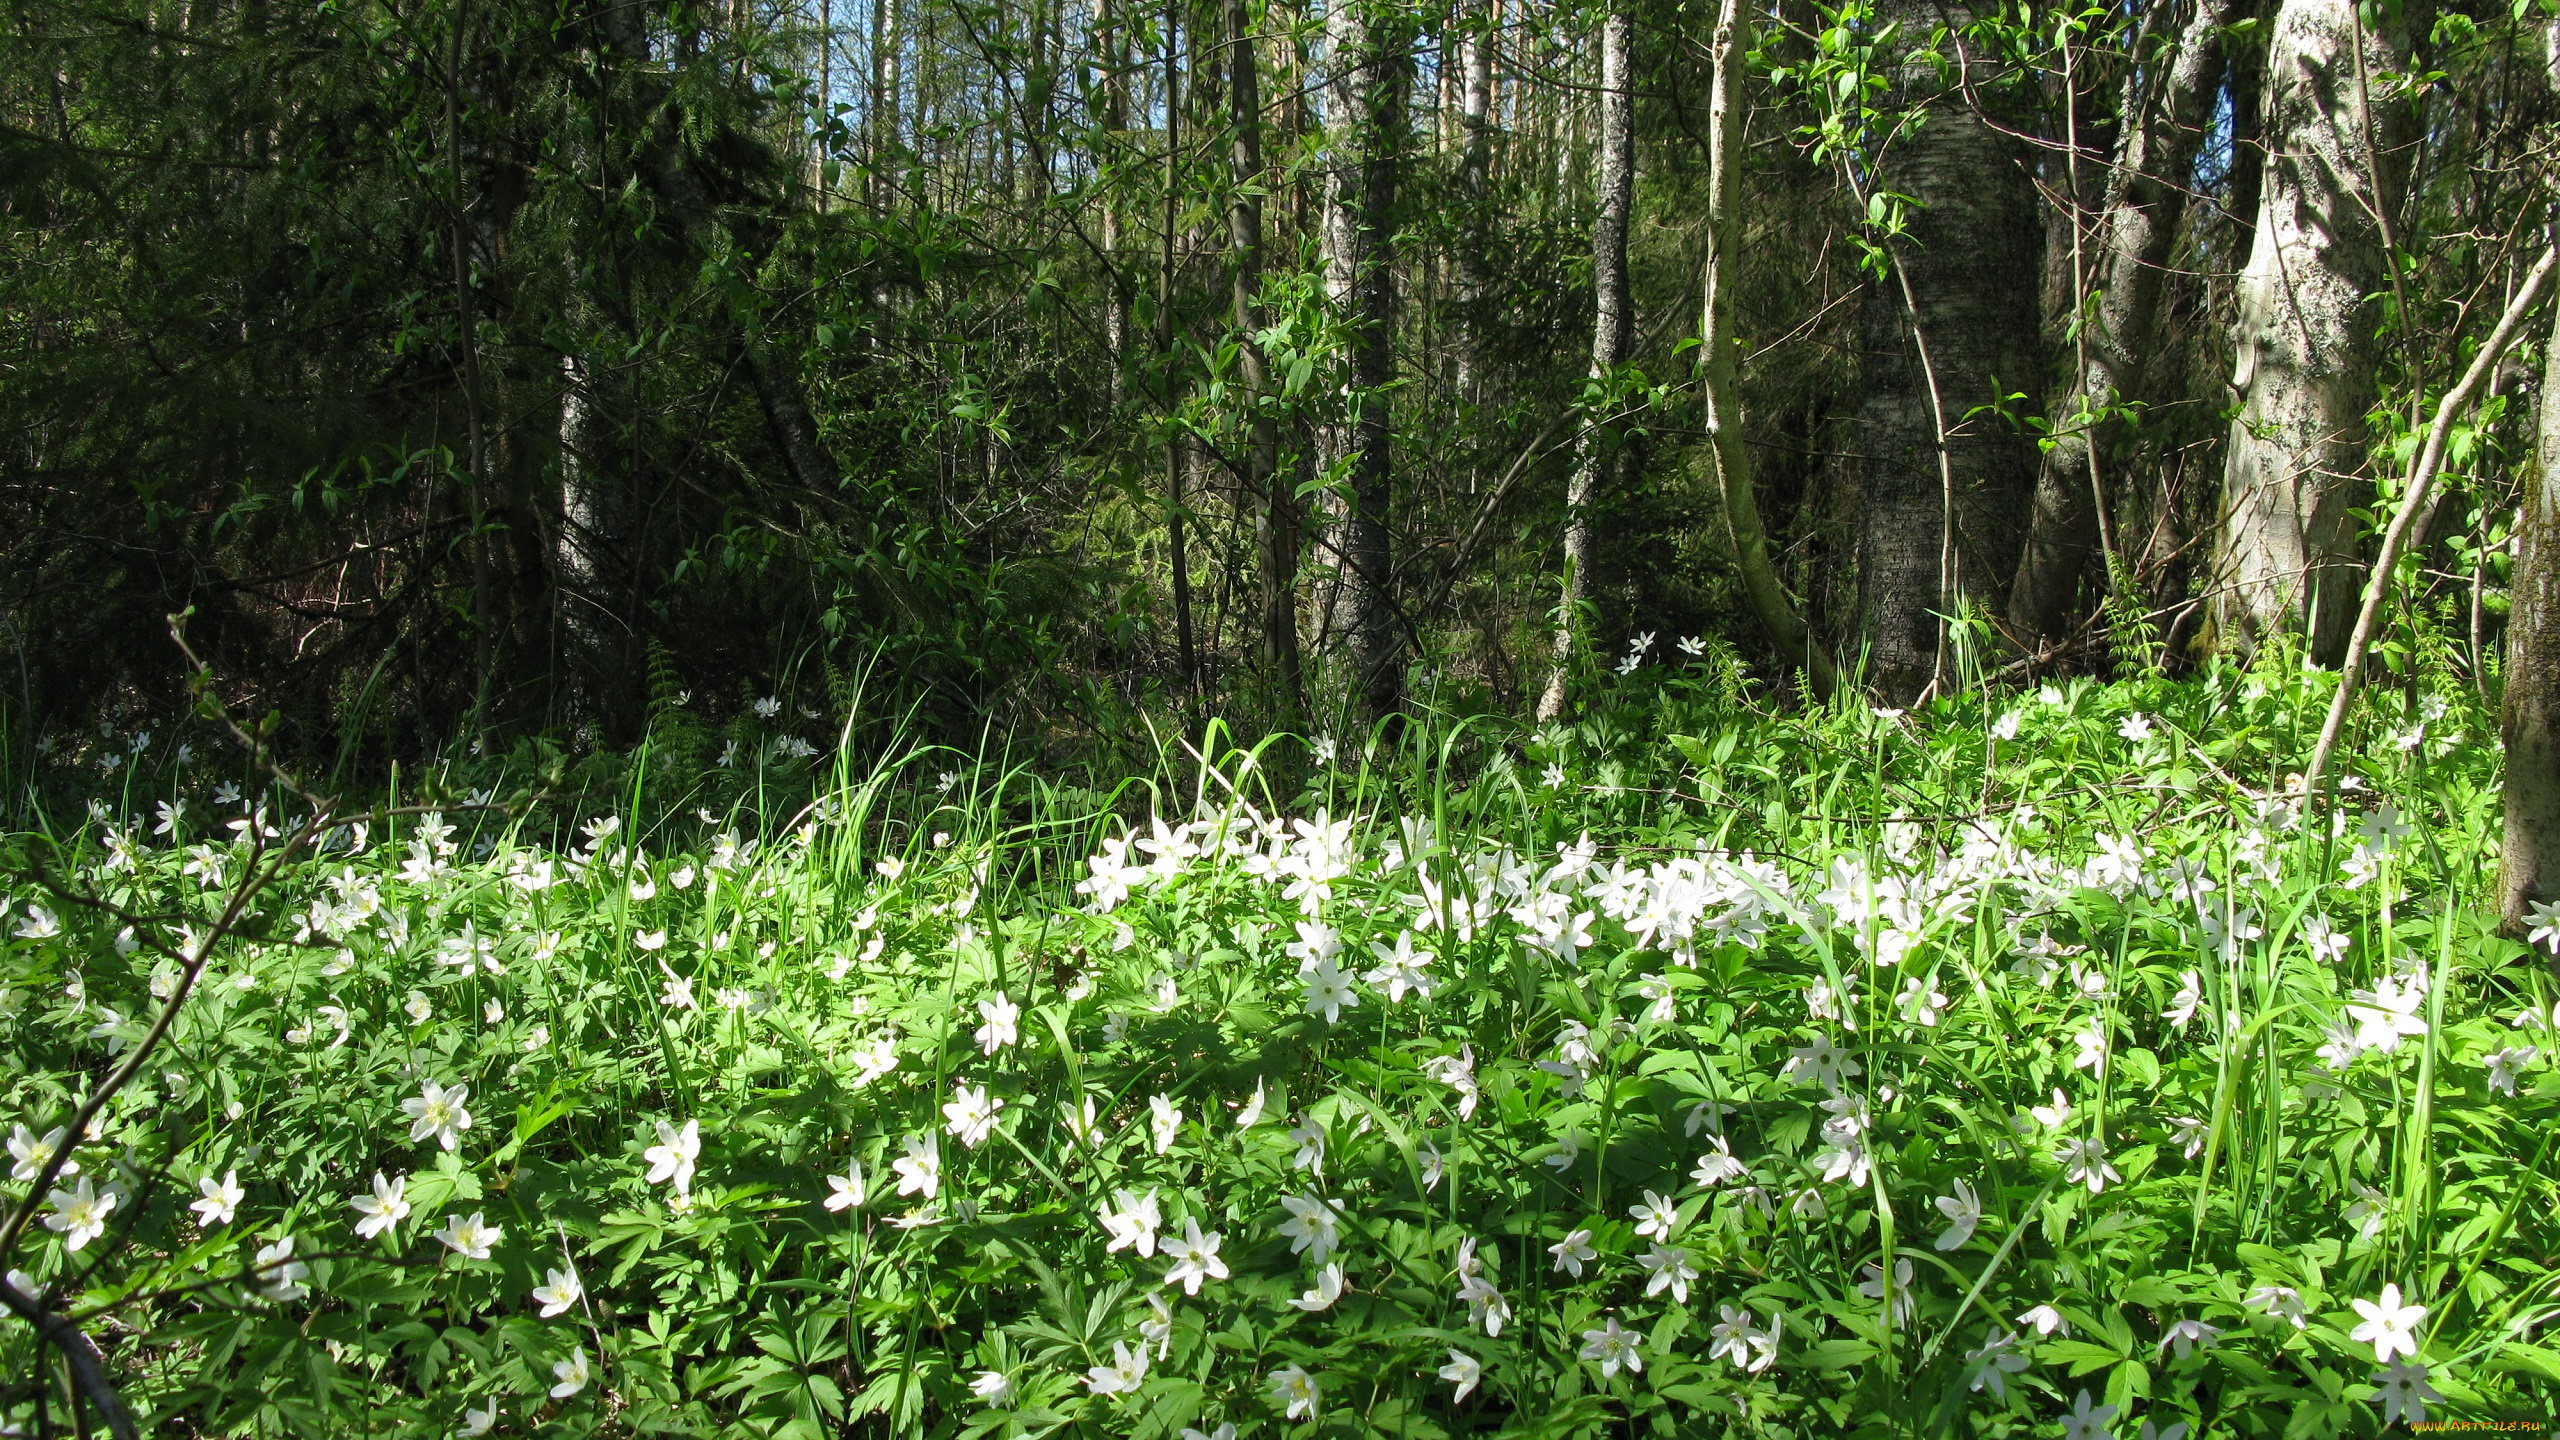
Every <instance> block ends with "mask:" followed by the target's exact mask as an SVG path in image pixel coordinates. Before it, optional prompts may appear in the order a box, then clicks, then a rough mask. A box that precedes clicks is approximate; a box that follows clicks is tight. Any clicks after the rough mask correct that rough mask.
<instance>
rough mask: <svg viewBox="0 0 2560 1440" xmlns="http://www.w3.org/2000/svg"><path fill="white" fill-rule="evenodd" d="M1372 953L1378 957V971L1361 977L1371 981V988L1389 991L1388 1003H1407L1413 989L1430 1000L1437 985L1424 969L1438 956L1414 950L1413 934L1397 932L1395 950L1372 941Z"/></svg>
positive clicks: (1370, 944)
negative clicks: (1408, 995)
mask: <svg viewBox="0 0 2560 1440" xmlns="http://www.w3.org/2000/svg"><path fill="white" fill-rule="evenodd" d="M1369 953H1370V954H1372V955H1375V956H1376V957H1377V958H1378V968H1377V969H1375V970H1372V971H1370V972H1369V973H1368V974H1366V975H1363V976H1361V977H1360V978H1361V979H1363V980H1366V981H1368V982H1369V984H1370V986H1371V987H1372V988H1374V989H1379V990H1384V991H1385V992H1387V1003H1388V1004H1390V1005H1400V1004H1402V1003H1404V994H1405V992H1406V991H1407V990H1411V991H1412V992H1413V993H1414V994H1416V995H1419V996H1421V997H1422V998H1423V999H1425V1000H1428V999H1430V998H1431V991H1432V989H1433V986H1434V983H1435V982H1434V981H1433V980H1432V978H1431V973H1430V971H1429V970H1428V969H1426V968H1425V967H1427V966H1429V965H1430V964H1431V962H1432V961H1433V960H1435V959H1437V958H1439V957H1437V956H1436V955H1434V954H1433V953H1432V952H1431V951H1428V950H1421V951H1417V950H1415V949H1414V948H1413V932H1412V931H1410V930H1400V931H1397V932H1396V943H1395V948H1393V949H1389V948H1388V947H1387V946H1385V945H1383V944H1380V943H1378V942H1377V941H1374V940H1373V941H1371V942H1370V943H1369Z"/></svg>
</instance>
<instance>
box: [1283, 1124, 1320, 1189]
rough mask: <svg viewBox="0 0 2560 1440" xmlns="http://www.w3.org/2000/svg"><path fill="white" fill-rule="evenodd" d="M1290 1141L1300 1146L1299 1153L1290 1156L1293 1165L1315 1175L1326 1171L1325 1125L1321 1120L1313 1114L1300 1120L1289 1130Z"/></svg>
mask: <svg viewBox="0 0 2560 1440" xmlns="http://www.w3.org/2000/svg"><path fill="white" fill-rule="evenodd" d="M1289 1143H1290V1144H1292V1145H1295V1146H1297V1147H1298V1153H1297V1154H1295V1155H1292V1156H1290V1157H1289V1164H1290V1165H1291V1166H1292V1167H1294V1168H1296V1169H1300V1170H1304V1171H1307V1172H1309V1173H1310V1174H1315V1175H1322V1174H1323V1173H1324V1126H1323V1124H1322V1123H1321V1122H1319V1121H1318V1120H1317V1119H1316V1118H1315V1117H1314V1116H1312V1115H1310V1116H1308V1117H1306V1118H1305V1119H1304V1120H1301V1121H1299V1122H1298V1124H1297V1126H1296V1128H1294V1129H1292V1130H1291V1131H1290V1132H1289Z"/></svg>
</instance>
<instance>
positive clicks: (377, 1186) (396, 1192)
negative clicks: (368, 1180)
mask: <svg viewBox="0 0 2560 1440" xmlns="http://www.w3.org/2000/svg"><path fill="white" fill-rule="evenodd" d="M408 1190H409V1177H408V1176H406V1175H403V1176H401V1177H400V1178H399V1179H397V1180H386V1179H384V1178H383V1177H382V1172H381V1171H379V1170H376V1171H374V1172H373V1193H372V1194H370V1195H358V1196H356V1197H355V1198H354V1199H351V1200H349V1201H348V1202H347V1204H348V1205H349V1206H351V1207H352V1208H353V1209H354V1210H355V1212H356V1213H357V1214H359V1215H361V1216H363V1217H364V1218H363V1219H361V1220H359V1221H357V1222H356V1234H357V1235H358V1236H359V1237H360V1238H362V1239H366V1240H370V1239H372V1238H373V1237H374V1236H376V1235H379V1234H381V1233H382V1232H383V1231H385V1230H388V1229H390V1228H391V1227H392V1226H394V1225H397V1224H399V1223H400V1222H401V1221H403V1220H406V1219H408V1218H409V1200H408Z"/></svg>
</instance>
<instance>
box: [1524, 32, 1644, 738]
mask: <svg viewBox="0 0 2560 1440" xmlns="http://www.w3.org/2000/svg"><path fill="white" fill-rule="evenodd" d="M1634 30H1635V20H1634V17H1633V16H1632V15H1631V14H1629V13H1628V11H1627V10H1626V9H1624V8H1623V6H1612V7H1611V8H1610V11H1609V13H1608V15H1607V17H1606V18H1605V19H1603V20H1602V21H1601V23H1600V135H1599V141H1600V154H1599V156H1598V160H1599V163H1598V165H1597V167H1596V168H1597V169H1598V171H1599V181H1600V190H1599V200H1600V209H1599V214H1598V215H1597V216H1596V217H1595V218H1594V219H1593V221H1592V225H1591V289H1592V322H1591V378H1592V379H1594V380H1602V379H1605V378H1606V377H1607V376H1609V375H1610V374H1611V373H1612V372H1614V371H1615V370H1616V369H1617V368H1618V367H1619V366H1621V365H1624V364H1625V363H1626V361H1627V344H1628V335H1629V328H1630V325H1631V323H1632V321H1633V318H1634V317H1633V316H1631V315H1630V314H1629V313H1628V312H1629V311H1630V310H1631V309H1632V308H1633V306H1632V303H1631V302H1630V300H1629V298H1628V293H1627V217H1628V213H1629V212H1630V210H1632V209H1633V207H1634V203H1635V153H1634V150H1635V147H1634V131H1633V127H1632V123H1631V115H1630V109H1631V107H1630V104H1629V98H1630V97H1629V95H1628V92H1627V86H1628V83H1629V76H1628V73H1627V61H1628V55H1627V50H1628V46H1629V43H1630V41H1631V40H1632V39H1633V36H1634ZM1584 418H1585V422H1586V423H1585V424H1584V426H1583V429H1582V439H1581V442H1580V443H1579V444H1578V445H1576V446H1575V454H1574V466H1573V479H1572V481H1571V482H1570V483H1569V484H1568V486H1567V487H1566V489H1565V498H1564V595H1563V599H1562V603H1561V606H1560V608H1559V609H1558V610H1557V612H1556V633H1555V657H1554V659H1555V668H1554V669H1553V670H1551V671H1549V672H1548V675H1547V689H1546V693H1545V694H1544V695H1542V696H1540V697H1539V700H1538V719H1539V721H1540V722H1541V723H1543V722H1546V721H1551V720H1554V719H1556V718H1557V717H1559V716H1561V715H1563V714H1564V706H1565V688H1566V679H1567V677H1568V676H1569V674H1570V673H1571V670H1572V665H1573V650H1574V637H1575V636H1576V635H1577V634H1581V633H1583V632H1584V631H1585V630H1586V625H1585V619H1586V617H1585V616H1584V614H1583V610H1584V607H1585V606H1586V605H1587V604H1588V603H1589V601H1590V598H1591V594H1592V583H1591V582H1592V571H1593V564H1594V562H1595V560H1596V559H1597V555H1596V554H1595V552H1594V550H1593V546H1592V530H1591V518H1592V510H1593V508H1594V506H1595V505H1596V503H1597V502H1598V501H1599V499H1600V498H1601V495H1602V493H1603V491H1605V490H1614V489H1615V488H1616V487H1615V486H1614V485H1612V484H1611V483H1610V481H1611V480H1612V479H1613V478H1614V477H1613V472H1614V471H1615V470H1616V469H1617V468H1618V466H1619V461H1620V459H1621V457H1622V455H1623V454H1624V451H1623V450H1622V448H1621V447H1620V446H1619V444H1618V435H1617V427H1616V426H1615V424H1613V423H1611V422H1610V420H1609V419H1608V417H1606V416H1602V415H1592V416H1586V417H1584Z"/></svg>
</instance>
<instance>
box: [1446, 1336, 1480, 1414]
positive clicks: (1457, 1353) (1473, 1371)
mask: <svg viewBox="0 0 2560 1440" xmlns="http://www.w3.org/2000/svg"><path fill="white" fill-rule="evenodd" d="M1440 1378H1441V1379H1443V1380H1446V1381H1448V1382H1449V1383H1450V1384H1452V1385H1455V1386H1457V1387H1458V1389H1457V1393H1455V1394H1453V1395H1451V1396H1450V1397H1449V1403H1450V1404H1452V1405H1455V1404H1457V1403H1458V1402H1459V1401H1461V1400H1464V1399H1466V1398H1467V1396H1468V1395H1470V1394H1472V1393H1474V1391H1475V1388H1476V1382H1478V1381H1480V1380H1482V1379H1484V1366H1483V1365H1482V1364H1481V1363H1479V1362H1478V1361H1477V1360H1476V1358H1475V1357H1474V1356H1472V1355H1470V1354H1468V1353H1467V1352H1466V1351H1464V1350H1460V1349H1458V1348H1457V1347H1455V1346H1452V1347H1450V1350H1449V1363H1448V1364H1446V1365H1443V1366H1441V1367H1440Z"/></svg>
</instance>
